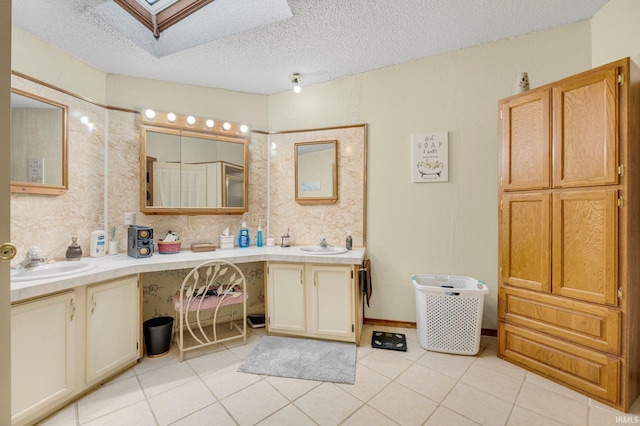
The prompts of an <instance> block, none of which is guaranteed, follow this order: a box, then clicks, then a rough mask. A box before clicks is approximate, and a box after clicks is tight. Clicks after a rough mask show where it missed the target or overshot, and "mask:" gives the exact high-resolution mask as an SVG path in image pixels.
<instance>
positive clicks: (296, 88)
mask: <svg viewBox="0 0 640 426" xmlns="http://www.w3.org/2000/svg"><path fill="white" fill-rule="evenodd" d="M301 90H302V89H301V88H300V85H299V84H296V85H295V86H293V91H294V92H296V93H300V91H301Z"/></svg>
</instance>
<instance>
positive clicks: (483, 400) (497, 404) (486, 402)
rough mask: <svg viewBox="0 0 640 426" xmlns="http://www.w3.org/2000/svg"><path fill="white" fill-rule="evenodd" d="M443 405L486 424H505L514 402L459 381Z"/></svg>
mask: <svg viewBox="0 0 640 426" xmlns="http://www.w3.org/2000/svg"><path fill="white" fill-rule="evenodd" d="M442 405H444V406H445V407H447V408H449V409H450V410H453V411H455V412H456V413H458V414H461V415H463V416H464V417H466V418H468V419H471V420H473V421H475V422H476V423H480V424H481V425H486V426H493V425H504V424H505V422H506V421H507V418H508V417H509V413H510V412H511V407H512V404H510V403H508V402H507V401H504V400H502V399H500V398H497V397H495V396H493V395H489V394H487V393H484V392H481V391H479V390H478V389H475V388H472V387H471V386H469V385H465V384H464V383H458V384H457V385H456V386H455V387H454V388H453V390H452V391H451V392H450V393H449V395H447V397H446V398H445V400H444V401H443V402H442Z"/></svg>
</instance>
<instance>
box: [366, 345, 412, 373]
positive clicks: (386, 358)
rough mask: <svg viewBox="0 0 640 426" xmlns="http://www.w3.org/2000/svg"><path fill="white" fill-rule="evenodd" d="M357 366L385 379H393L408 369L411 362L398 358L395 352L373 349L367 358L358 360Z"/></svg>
mask: <svg viewBox="0 0 640 426" xmlns="http://www.w3.org/2000/svg"><path fill="white" fill-rule="evenodd" d="M358 364H362V365H365V366H367V367H369V368H370V369H372V370H373V371H375V372H377V373H380V374H382V375H383V376H385V377H388V378H390V379H395V378H396V377H398V376H399V375H400V374H401V373H402V372H403V371H404V370H406V369H407V368H409V367H410V366H411V364H412V362H411V361H410V360H408V359H405V358H402V357H400V356H398V353H397V352H396V351H389V350H383V349H375V350H373V351H372V352H371V353H369V354H368V355H367V356H365V357H363V358H362V359H360V360H358Z"/></svg>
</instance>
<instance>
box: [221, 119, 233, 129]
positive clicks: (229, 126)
mask: <svg viewBox="0 0 640 426" xmlns="http://www.w3.org/2000/svg"><path fill="white" fill-rule="evenodd" d="M222 128H223V129H225V130H229V129H230V128H231V123H229V122H228V121H227V122H225V123H224V124H223V125H222Z"/></svg>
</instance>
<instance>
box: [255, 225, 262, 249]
mask: <svg viewBox="0 0 640 426" xmlns="http://www.w3.org/2000/svg"><path fill="white" fill-rule="evenodd" d="M261 225H262V224H261V223H260V219H258V238H257V239H256V245H257V246H258V247H262V226H261Z"/></svg>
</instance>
